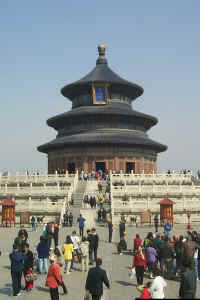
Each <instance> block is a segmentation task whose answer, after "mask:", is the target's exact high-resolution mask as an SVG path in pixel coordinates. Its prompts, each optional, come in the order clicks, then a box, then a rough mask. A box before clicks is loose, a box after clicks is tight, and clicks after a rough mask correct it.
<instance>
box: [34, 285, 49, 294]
mask: <svg viewBox="0 0 200 300" xmlns="http://www.w3.org/2000/svg"><path fill="white" fill-rule="evenodd" d="M36 289H37V290H38V291H40V292H46V293H49V289H48V288H45V287H42V286H37V287H36Z"/></svg>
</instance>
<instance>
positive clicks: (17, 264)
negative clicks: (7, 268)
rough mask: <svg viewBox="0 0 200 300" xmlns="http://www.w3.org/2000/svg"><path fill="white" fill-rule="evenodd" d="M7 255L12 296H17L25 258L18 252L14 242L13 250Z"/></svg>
mask: <svg viewBox="0 0 200 300" xmlns="http://www.w3.org/2000/svg"><path fill="white" fill-rule="evenodd" d="M9 257H10V262H11V277H12V288H13V296H19V295H20V294H21V293H20V291H21V279H22V270H23V268H24V265H23V260H24V259H25V255H24V254H22V253H21V252H19V251H18V247H17V245H16V244H14V245H13V252H12V253H10V255H9Z"/></svg>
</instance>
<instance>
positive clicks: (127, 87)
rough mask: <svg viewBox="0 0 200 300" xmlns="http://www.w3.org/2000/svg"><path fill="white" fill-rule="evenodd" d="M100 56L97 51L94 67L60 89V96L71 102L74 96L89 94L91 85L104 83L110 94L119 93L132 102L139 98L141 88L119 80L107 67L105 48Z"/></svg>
mask: <svg viewBox="0 0 200 300" xmlns="http://www.w3.org/2000/svg"><path fill="white" fill-rule="evenodd" d="M98 49H99V48H98ZM101 54H102V53H101V52H100V51H99V58H98V59H97V62H96V67H95V68H94V69H93V70H92V71H91V72H90V73H88V74H87V75H86V76H84V77H83V78H81V79H80V80H78V81H75V82H74V83H71V84H68V85H66V86H64V87H63V88H62V89H61V94H62V95H63V96H64V97H66V98H69V99H70V100H72V99H73V98H74V97H76V96H79V95H83V94H89V92H90V90H91V84H92V83H99V82H106V83H109V91H110V93H120V94H123V95H126V96H128V97H130V98H131V99H133V100H134V99H136V98H137V97H139V96H141V95H142V94H143V91H144V90H143V88H142V87H141V86H139V85H137V84H135V83H132V82H129V81H127V80H125V79H123V78H121V77H120V76H119V75H118V74H116V73H115V72H113V71H112V70H111V69H110V68H109V67H108V64H107V60H106V58H105V56H104V55H105V48H104V53H103V55H101Z"/></svg>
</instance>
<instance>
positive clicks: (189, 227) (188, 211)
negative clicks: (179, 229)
mask: <svg viewBox="0 0 200 300" xmlns="http://www.w3.org/2000/svg"><path fill="white" fill-rule="evenodd" d="M186 213H187V218H188V223H187V229H192V228H191V225H190V216H191V212H190V210H187V212H186Z"/></svg>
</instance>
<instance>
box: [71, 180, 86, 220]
mask: <svg viewBox="0 0 200 300" xmlns="http://www.w3.org/2000/svg"><path fill="white" fill-rule="evenodd" d="M86 184H87V183H86V181H82V180H79V182H78V184H77V188H76V190H75V191H74V192H73V194H72V200H73V205H72V206H71V208H70V211H71V212H72V214H73V216H74V222H76V220H77V218H78V216H79V215H80V210H81V209H82V201H83V196H84V192H85V189H86Z"/></svg>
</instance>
